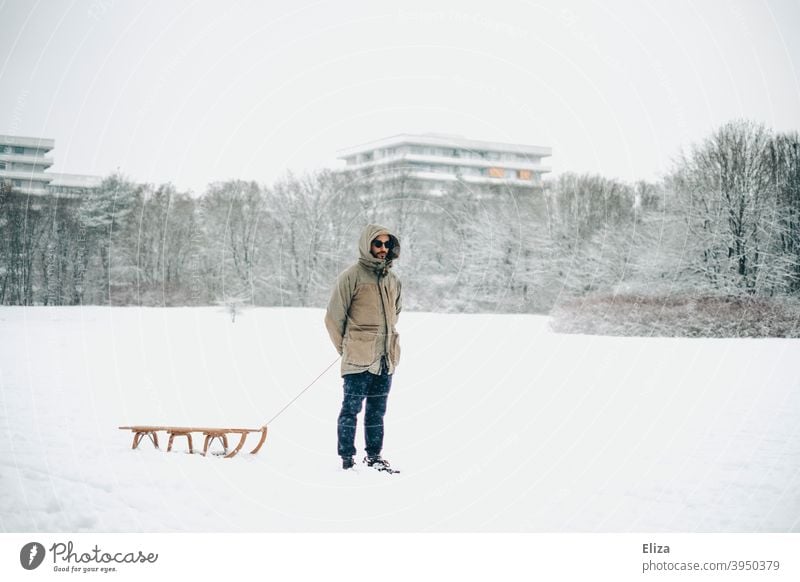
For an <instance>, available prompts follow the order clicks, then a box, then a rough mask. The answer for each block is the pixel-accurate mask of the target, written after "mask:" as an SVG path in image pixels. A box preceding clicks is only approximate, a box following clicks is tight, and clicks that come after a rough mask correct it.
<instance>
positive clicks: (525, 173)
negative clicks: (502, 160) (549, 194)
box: [517, 170, 533, 180]
mask: <svg viewBox="0 0 800 582" xmlns="http://www.w3.org/2000/svg"><path fill="white" fill-rule="evenodd" d="M517 178H518V179H520V180H531V179H532V178H533V173H532V172H531V171H530V170H517Z"/></svg>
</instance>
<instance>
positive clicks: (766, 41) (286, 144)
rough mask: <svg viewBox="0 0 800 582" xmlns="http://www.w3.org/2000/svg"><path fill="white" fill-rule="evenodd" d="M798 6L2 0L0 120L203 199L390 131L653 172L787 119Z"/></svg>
mask: <svg viewBox="0 0 800 582" xmlns="http://www.w3.org/2000/svg"><path fill="white" fill-rule="evenodd" d="M798 30H800V2H798V0H776V1H763V0H761V1H759V0H743V1H729V0H716V1H714V0H711V1H699V0H694V1H682V0H678V1H675V0H672V1H660V2H647V1H641V0H630V1H617V0H614V1H603V2H600V1H598V2H590V1H583V2H563V1H559V2H555V1H553V2H550V1H541V2H539V1H529V2H524V1H498V0H492V2H489V1H483V2H471V1H469V0H466V1H465V0H459V1H458V2H432V1H431V0H427V1H423V2H418V1H415V0H404V1H403V2H392V3H388V2H375V1H371V2H369V1H365V2H342V1H339V2H333V1H319V2H306V1H303V0H293V1H285V2H284V1H280V2H279V1H270V2H264V1H253V2H232V1H230V0H225V1H217V2H205V1H203V2H189V1H186V2H163V1H152V2H145V1H136V2H134V1H123V0H116V1H115V0H89V1H86V2H77V1H76V2H67V1H54V0H47V1H39V2H34V1H23V0H11V1H8V0H6V1H3V0H0V88H1V89H2V90H1V91H0V133H3V134H13V135H23V136H38V137H48V138H53V139H55V140H56V149H55V151H54V152H53V157H54V159H55V165H54V167H53V168H52V170H53V171H61V172H71V173H79V174H101V175H105V174H108V173H109V172H112V171H114V170H115V169H117V168H119V170H121V171H122V172H123V173H124V174H126V175H127V176H129V177H130V178H132V179H135V180H137V181H147V182H156V183H161V182H172V183H174V184H175V185H176V186H178V187H179V188H181V189H189V188H191V189H193V190H195V191H201V190H202V189H203V188H204V186H205V185H206V184H207V183H208V182H210V181H214V180H223V179H229V178H242V179H248V180H249V179H253V180H258V181H261V182H265V183H269V182H271V181H273V180H275V179H276V178H278V177H280V176H281V175H282V174H284V173H285V172H286V171H287V170H294V171H304V170H308V169H312V168H317V167H323V166H332V165H335V164H336V160H335V158H336V152H337V150H339V149H341V148H344V147H347V146H350V145H355V144H358V143H361V142H364V141H369V140H373V139H378V138H381V137H385V136H389V135H393V134H396V133H403V132H414V133H416V132H440V133H455V134H460V135H464V136H466V137H470V138H475V139H489V140H496V141H508V142H515V143H525V144H532V145H542V146H550V147H552V148H553V157H552V158H550V159H549V160H546V162H547V163H549V165H550V166H552V168H553V170H554V173H555V174H557V173H560V172H564V171H576V172H593V173H600V174H603V175H605V176H608V177H618V178H622V179H625V180H635V179H640V178H645V179H655V178H658V177H659V176H660V175H662V174H663V173H664V172H666V171H667V170H668V169H669V167H670V164H671V160H672V159H674V157H675V156H676V154H677V153H678V151H679V149H680V148H681V147H682V146H683V147H686V146H688V145H690V144H691V143H692V142H696V141H697V140H700V139H702V138H703V137H705V136H706V135H708V133H709V132H710V131H712V130H713V129H714V128H715V127H718V126H719V125H721V124H723V123H725V122H727V121H729V120H731V119H735V118H748V119H752V120H757V121H760V122H763V123H764V124H766V125H767V126H769V127H771V128H772V129H774V130H778V131H788V130H798V129H800V74H798V68H799V67H800V34H798Z"/></svg>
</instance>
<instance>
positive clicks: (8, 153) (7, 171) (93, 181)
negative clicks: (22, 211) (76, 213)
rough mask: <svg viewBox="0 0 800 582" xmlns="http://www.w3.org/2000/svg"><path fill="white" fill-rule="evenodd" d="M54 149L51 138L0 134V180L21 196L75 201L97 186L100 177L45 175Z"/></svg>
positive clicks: (100, 179) (51, 161) (53, 141)
mask: <svg viewBox="0 0 800 582" xmlns="http://www.w3.org/2000/svg"><path fill="white" fill-rule="evenodd" d="M54 148H55V140H52V139H45V138H39V137H21V136H15V135H0V181H2V182H4V183H6V184H9V185H10V186H11V187H12V188H13V189H14V190H15V191H16V192H19V193H21V194H27V195H32V196H58V197H62V198H78V197H80V196H81V195H82V194H85V193H86V192H88V191H91V190H93V189H96V188H98V187H99V186H100V184H101V182H102V181H103V179H102V177H100V176H89V175H80V174H63V173H62V174H57V173H50V172H47V171H46V170H47V169H48V168H50V167H51V166H52V165H53V158H52V157H50V156H48V154H49V153H50V152H51V151H53V149H54Z"/></svg>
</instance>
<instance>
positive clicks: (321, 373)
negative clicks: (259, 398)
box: [261, 356, 342, 428]
mask: <svg viewBox="0 0 800 582" xmlns="http://www.w3.org/2000/svg"><path fill="white" fill-rule="evenodd" d="M341 358H342V356H339V357H338V358H336V359H335V360H334V361H332V362H331V363H330V365H329V366H328V367H327V368H325V369H324V370H322V372H320V375H319V376H317V377H316V378H314V380H312V381H311V384H309V385H308V386H306V387H305V388H303V389H302V390H301V391H300V394H298V395H297V396H295V397H294V398H292V399H291V400H290V401H289V404H287V405H286V406H284V407H283V408H281V409H280V410H279V411H278V414H276V415H275V416H273V417H272V418H270V419H269V420H268V421H267V422H265V423H264V426H262V427H261V428H264V427H266V426H267V425H268V424H269V423H271V422H272V421H273V420H275V419H276V418H278V417H279V416H280V415H281V414H283V411H284V410H286V409H287V408H289V407H290V406H291V405H292V404H294V401H295V400H297V399H298V398H300V397H301V396H302V395H303V394H304V393H305V391H306V390H308V389H309V388H311V387H312V386H313V385H314V384H316V382H317V380H319V379H320V378H322V376H323V375H324V374H325V372H327V371H328V370H330V369H331V368H332V367H333V365H334V364H335V363H336V362H338V361H339V360H340V359H341Z"/></svg>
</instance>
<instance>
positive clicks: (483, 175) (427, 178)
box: [337, 134, 552, 193]
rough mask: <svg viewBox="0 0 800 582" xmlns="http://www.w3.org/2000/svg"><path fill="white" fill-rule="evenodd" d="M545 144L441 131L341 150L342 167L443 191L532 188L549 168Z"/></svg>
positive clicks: (432, 190) (378, 177)
mask: <svg viewBox="0 0 800 582" xmlns="http://www.w3.org/2000/svg"><path fill="white" fill-rule="evenodd" d="M551 155H552V149H551V148H549V147H542V146H533V145H522V144H510V143H501V142H491V141H481V140H474V139H467V138H464V137H460V136H452V135H441V134H421V135H413V134H400V135H394V136H391V137H387V138H384V139H380V140H377V141H372V142H369V143H365V144H361V145H358V146H353V147H350V148H346V149H344V150H341V151H339V155H338V156H337V158H338V159H340V160H344V161H345V163H346V166H345V168H344V169H345V170H350V171H354V172H356V173H357V174H358V175H360V176H364V177H370V178H375V179H381V178H389V177H393V176H398V175H401V174H402V175H405V176H407V177H409V178H415V179H417V180H419V181H420V182H422V183H423V184H425V185H426V189H427V190H428V191H429V192H431V193H437V192H441V191H442V190H443V186H444V185H446V184H447V183H448V182H451V183H452V182H457V181H458V182H462V183H465V184H468V185H473V186H476V187H483V186H489V185H506V186H522V187H525V186H530V187H533V186H536V185H539V184H541V180H542V176H543V175H544V174H545V173H547V172H549V171H550V168H549V167H548V166H544V165H542V159H543V158H546V157H549V156H551Z"/></svg>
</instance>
